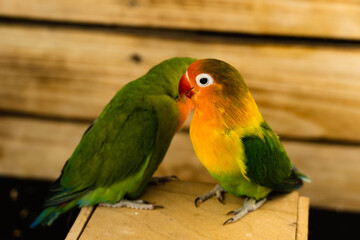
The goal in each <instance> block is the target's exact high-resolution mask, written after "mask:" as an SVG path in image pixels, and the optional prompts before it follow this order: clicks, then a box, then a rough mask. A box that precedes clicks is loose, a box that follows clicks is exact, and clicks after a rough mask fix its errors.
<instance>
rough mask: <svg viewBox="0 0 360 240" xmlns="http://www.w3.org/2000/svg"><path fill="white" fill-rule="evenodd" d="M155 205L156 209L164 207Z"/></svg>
mask: <svg viewBox="0 0 360 240" xmlns="http://www.w3.org/2000/svg"><path fill="white" fill-rule="evenodd" d="M153 206H154V209H158V208H164V207H163V206H160V205H153Z"/></svg>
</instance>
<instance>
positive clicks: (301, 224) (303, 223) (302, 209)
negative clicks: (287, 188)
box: [296, 197, 310, 240]
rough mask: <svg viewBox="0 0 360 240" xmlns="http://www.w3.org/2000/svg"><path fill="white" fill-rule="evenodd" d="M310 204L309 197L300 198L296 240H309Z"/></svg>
mask: <svg viewBox="0 0 360 240" xmlns="http://www.w3.org/2000/svg"><path fill="white" fill-rule="evenodd" d="M309 203H310V199H309V198H307V197H299V205H298V217H297V224H296V239H297V240H307V239H308V232H309V226H308V225H309Z"/></svg>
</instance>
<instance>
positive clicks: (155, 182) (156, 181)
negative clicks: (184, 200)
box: [149, 175, 180, 185]
mask: <svg viewBox="0 0 360 240" xmlns="http://www.w3.org/2000/svg"><path fill="white" fill-rule="evenodd" d="M174 180H180V179H179V178H178V177H177V176H175V175H171V176H163V177H152V178H151V179H150V181H149V184H150V185H160V184H164V183H166V182H170V181H174Z"/></svg>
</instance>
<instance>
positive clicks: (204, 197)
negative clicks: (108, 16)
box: [195, 184, 226, 207]
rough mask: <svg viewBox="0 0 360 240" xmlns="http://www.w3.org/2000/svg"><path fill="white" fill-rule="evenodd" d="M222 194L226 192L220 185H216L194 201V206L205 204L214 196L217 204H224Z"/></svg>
mask: <svg viewBox="0 0 360 240" xmlns="http://www.w3.org/2000/svg"><path fill="white" fill-rule="evenodd" d="M224 193H226V190H225V189H224V188H223V187H222V186H221V185H220V184H216V186H215V187H214V188H213V189H212V190H211V191H210V192H207V193H205V194H204V195H201V196H200V197H197V198H196V199H195V206H196V207H198V206H199V203H202V202H205V201H206V200H208V199H209V198H212V197H213V196H215V195H216V196H217V199H218V200H219V202H221V203H224Z"/></svg>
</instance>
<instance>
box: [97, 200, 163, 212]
mask: <svg viewBox="0 0 360 240" xmlns="http://www.w3.org/2000/svg"><path fill="white" fill-rule="evenodd" d="M99 206H103V207H114V208H122V207H127V208H134V209H140V210H153V209H157V208H163V207H162V206H159V205H154V204H151V203H149V202H147V201H144V200H133V201H130V200H127V199H123V200H120V201H119V202H117V203H115V204H110V203H99Z"/></svg>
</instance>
